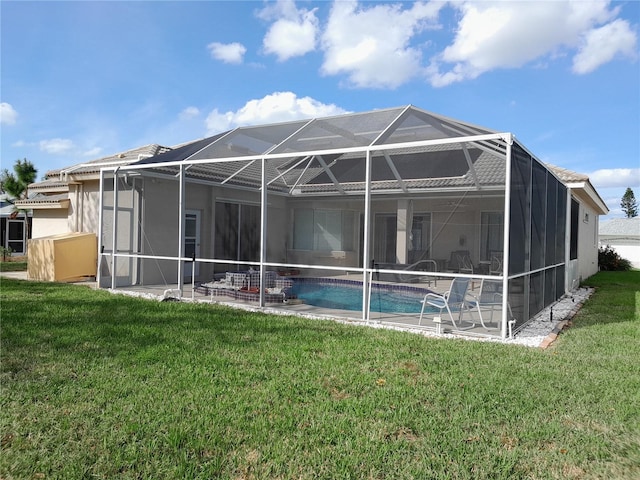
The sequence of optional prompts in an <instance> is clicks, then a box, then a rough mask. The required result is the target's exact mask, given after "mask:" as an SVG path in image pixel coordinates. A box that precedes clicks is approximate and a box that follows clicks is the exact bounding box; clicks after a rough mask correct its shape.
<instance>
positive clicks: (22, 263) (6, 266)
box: [0, 259, 27, 272]
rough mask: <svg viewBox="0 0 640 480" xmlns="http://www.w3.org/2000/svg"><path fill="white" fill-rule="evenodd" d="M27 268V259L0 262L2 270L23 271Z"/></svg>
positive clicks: (0, 269)
mask: <svg viewBox="0 0 640 480" xmlns="http://www.w3.org/2000/svg"><path fill="white" fill-rule="evenodd" d="M26 270H27V261H26V260H22V259H20V260H9V261H7V262H0V272H23V271H26Z"/></svg>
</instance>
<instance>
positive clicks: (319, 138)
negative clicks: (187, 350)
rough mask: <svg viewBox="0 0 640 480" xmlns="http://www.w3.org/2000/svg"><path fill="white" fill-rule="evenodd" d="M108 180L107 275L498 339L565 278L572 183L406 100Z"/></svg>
mask: <svg viewBox="0 0 640 480" xmlns="http://www.w3.org/2000/svg"><path fill="white" fill-rule="evenodd" d="M100 185H101V187H100V192H101V193H100V196H101V205H100V235H99V241H100V246H99V247H100V264H99V282H100V286H102V287H106V288H114V289H119V288H122V289H140V290H150V291H154V290H155V291H159V292H164V291H167V290H169V291H171V292H177V295H178V296H182V297H188V298H197V299H200V300H210V301H213V302H229V303H232V304H248V305H252V306H255V307H269V308H270V309H276V310H281V311H283V312H289V313H294V314H295V313H300V314H308V315H311V314H313V315H321V316H323V315H326V316H329V317H336V318H348V319H355V320H358V321H363V322H380V323H389V324H394V325H399V326H406V327H412V328H423V329H434V330H437V331H453V332H458V331H459V332H465V333H467V334H470V335H489V336H497V337H506V336H508V335H510V334H511V333H514V332H516V331H517V330H518V329H520V328H522V326H523V325H524V324H525V323H526V322H527V321H528V320H529V319H530V318H532V317H533V316H534V315H535V314H536V313H538V312H539V311H541V310H542V309H543V308H544V307H546V306H548V305H549V304H551V303H552V302H554V301H555V300H557V299H558V298H559V297H561V296H562V295H563V294H564V293H565V291H566V289H567V288H568V287H570V286H571V285H570V284H569V281H568V278H567V271H568V265H569V262H570V250H571V241H570V240H566V239H567V238H568V237H569V236H568V235H567V232H568V230H569V229H570V227H571V222H570V214H571V196H570V191H569V190H568V189H567V188H566V187H565V185H564V184H563V183H562V182H561V181H560V180H559V179H558V178H556V176H554V174H553V173H552V171H550V170H549V169H548V168H547V167H546V166H545V165H544V164H543V163H542V162H540V161H539V160H537V159H536V158H535V157H534V156H533V155H532V154H531V153H529V152H528V151H527V150H526V149H525V148H524V147H523V146H521V145H520V144H519V143H518V142H517V141H516V140H515V139H514V137H513V136H512V135H511V134H509V133H499V132H494V131H490V130H487V129H484V128H480V127H477V126H474V125H470V124H467V123H464V122H460V121H457V120H453V119H450V118H446V117H443V116H441V115H437V114H433V113H430V112H427V111H424V110H421V109H418V108H416V107H413V106H407V107H402V108H393V109H385V110H376V111H371V112H365V113H354V114H347V115H341V116H334V117H329V118H316V119H311V120H299V121H292V122H287V123H279V124H272V125H261V126H251V127H239V128H236V129H234V130H231V131H228V132H224V133H221V134H219V135H215V136H213V137H210V138H206V139H202V140H198V141H195V142H192V143H189V144H185V145H183V146H181V147H179V148H175V149H173V150H171V151H168V152H166V153H163V154H160V155H157V156H154V157H149V158H143V159H141V160H140V161H138V162H137V163H135V164H130V165H124V166H121V167H119V168H111V169H103V170H102V172H101V180H100ZM568 212H569V213H568ZM447 292H448V293H447Z"/></svg>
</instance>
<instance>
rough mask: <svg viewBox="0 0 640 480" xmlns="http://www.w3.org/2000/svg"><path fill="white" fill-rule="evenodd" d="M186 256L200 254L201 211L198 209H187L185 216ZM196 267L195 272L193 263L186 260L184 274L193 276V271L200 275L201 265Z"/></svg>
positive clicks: (197, 255)
mask: <svg viewBox="0 0 640 480" xmlns="http://www.w3.org/2000/svg"><path fill="white" fill-rule="evenodd" d="M184 256H185V257H188V258H193V257H194V256H195V257H196V258H197V257H199V256H200V212H199V211H198V210H187V211H186V212H185V216H184ZM195 266H196V269H195V272H193V263H191V262H185V264H184V276H185V277H189V278H191V273H192V272H193V273H194V274H195V276H196V277H197V276H198V273H199V271H200V268H199V267H200V266H199V265H198V263H196V264H195Z"/></svg>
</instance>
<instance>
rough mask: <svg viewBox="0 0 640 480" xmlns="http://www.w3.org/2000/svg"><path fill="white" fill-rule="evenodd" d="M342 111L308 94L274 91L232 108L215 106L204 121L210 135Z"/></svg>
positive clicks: (338, 113) (343, 111) (340, 112)
mask: <svg viewBox="0 0 640 480" xmlns="http://www.w3.org/2000/svg"><path fill="white" fill-rule="evenodd" d="M343 113H347V112H346V111H345V110H343V109H342V108H340V107H337V106H336V105H333V104H329V105H327V104H324V103H322V102H319V101H318V100H315V99H313V98H311V97H302V98H298V97H297V96H296V94H295V93H293V92H275V93H273V94H271V95H267V96H265V97H263V98H260V99H257V100H250V101H248V102H247V103H246V104H245V105H244V106H243V107H242V108H240V109H239V110H236V111H235V112H231V111H229V112H226V113H220V112H219V111H218V109H214V110H213V111H212V112H211V113H210V114H209V115H208V116H207V121H206V125H207V131H208V133H209V134H210V135H211V134H215V133H220V132H223V131H225V130H229V129H230V128H233V127H237V126H242V125H256V124H268V123H278V122H286V121H291V120H299V119H303V118H314V117H325V116H331V115H340V114H343Z"/></svg>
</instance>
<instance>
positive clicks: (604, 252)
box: [598, 245, 631, 271]
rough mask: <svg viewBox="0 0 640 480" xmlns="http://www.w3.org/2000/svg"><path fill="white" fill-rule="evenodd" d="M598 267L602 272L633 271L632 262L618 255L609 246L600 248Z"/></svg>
mask: <svg viewBox="0 0 640 480" xmlns="http://www.w3.org/2000/svg"><path fill="white" fill-rule="evenodd" d="M598 267H599V268H600V270H616V271H627V270H631V262H630V261H629V260H627V259H626V258H622V257H621V256H620V255H618V252H616V251H615V250H614V249H613V248H611V247H610V246H609V245H606V246H604V247H600V248H598Z"/></svg>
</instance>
